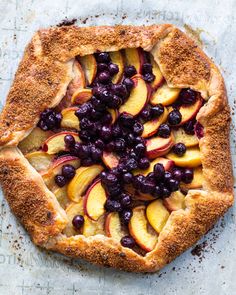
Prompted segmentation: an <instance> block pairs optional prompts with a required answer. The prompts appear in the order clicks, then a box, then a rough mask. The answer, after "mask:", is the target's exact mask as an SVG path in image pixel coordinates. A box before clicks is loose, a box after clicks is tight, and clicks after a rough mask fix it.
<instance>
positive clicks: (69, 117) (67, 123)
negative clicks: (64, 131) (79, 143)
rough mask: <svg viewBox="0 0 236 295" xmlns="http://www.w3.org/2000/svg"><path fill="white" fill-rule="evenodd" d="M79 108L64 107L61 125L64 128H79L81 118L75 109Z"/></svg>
mask: <svg viewBox="0 0 236 295" xmlns="http://www.w3.org/2000/svg"><path fill="white" fill-rule="evenodd" d="M78 109H79V108H76V107H74V108H67V109H63V110H62V112H61V114H62V120H61V127H63V128H73V129H77V130H79V129H80V128H79V119H78V117H76V115H75V111H77V110H78Z"/></svg>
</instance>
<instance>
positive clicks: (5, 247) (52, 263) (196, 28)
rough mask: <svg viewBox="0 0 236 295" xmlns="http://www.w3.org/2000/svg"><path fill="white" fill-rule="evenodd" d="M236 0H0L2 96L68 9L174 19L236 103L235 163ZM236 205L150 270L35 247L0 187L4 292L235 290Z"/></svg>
mask: <svg viewBox="0 0 236 295" xmlns="http://www.w3.org/2000/svg"><path fill="white" fill-rule="evenodd" d="M235 12H236V1H235V0H225V1H222V0H221V1H218V0H204V1H200V0H195V1H189V0H174V1H169V0H162V1H157V0H142V1H141V0H135V1H133V0H129V1H123V0H120V1H114V0H113V1H112V0H106V1H105V0H98V1H96V0H90V1H88V0H77V1H76V0H57V1H55V0H54V1H53V0H51V1H48V0H40V1H39V0H38V1H37V0H22V1H18V0H0V93H1V95H0V103H1V104H2V103H3V102H4V100H5V98H6V94H7V92H8V90H9V87H10V85H11V82H12V79H13V76H14V73H15V70H16V68H17V65H18V63H19V60H20V58H21V56H22V53H23V50H24V47H25V46H26V44H27V43H28V41H29V40H30V38H31V36H32V34H33V33H34V31H36V30H37V29H39V28H42V27H48V26H52V25H55V24H57V23H59V22H61V20H63V19H65V17H68V18H69V19H71V18H74V17H75V18H77V19H78V22H77V24H79V25H83V26H85V25H103V24H106V25H109V24H110V25H112V24H152V23H173V24H176V25H178V26H179V27H181V28H182V29H184V30H186V31H187V33H189V34H190V35H192V37H194V38H195V39H196V40H197V41H198V42H199V44H200V45H201V46H204V49H205V51H206V52H207V53H208V54H209V55H210V56H211V57H212V58H213V60H214V61H215V62H216V63H217V64H218V65H219V66H220V68H221V70H222V72H223V75H224V77H225V81H226V84H227V89H228V96H229V101H230V105H231V107H232V116H233V123H232V137H231V143H232V145H231V147H232V156H233V162H234V169H236V167H235V113H234V109H235V98H236V91H235V86H236V79H235V76H236V55H235V52H236V33H235V32H236V20H235V16H234V14H235ZM234 211H235V209H231V210H229V212H228V213H227V214H226V216H225V217H224V219H222V220H220V221H219V223H218V224H217V225H216V227H215V228H214V229H213V230H212V231H211V232H210V233H208V235H207V236H206V237H204V238H203V239H202V240H201V241H200V242H199V243H200V246H198V248H197V250H198V251H194V253H197V254H198V255H199V256H197V255H195V256H193V255H192V254H191V249H190V250H189V251H187V252H186V253H184V254H183V255H182V256H181V257H179V258H177V259H176V260H175V261H174V262H173V263H171V264H170V265H168V266H167V267H165V268H164V269H163V270H162V271H161V272H159V273H156V274H149V275H140V274H129V273H125V272H121V271H116V270H113V269H106V268H100V267H95V266H92V265H90V264H88V263H86V262H84V261H76V260H71V259H69V258H66V257H64V256H60V255H58V254H54V253H47V252H45V251H42V250H40V249H38V248H36V247H35V246H34V245H33V244H32V243H31V241H30V240H29V237H28V235H27V233H26V232H25V231H24V229H23V228H22V227H21V225H19V224H18V222H17V221H16V219H15V218H14V216H13V215H12V214H11V213H10V211H9V207H8V205H7V204H6V202H5V201H4V200H3V197H2V194H0V294H1V295H15V294H16V295H31V294H33V295H39V294H40V295H46V294H48V295H49V294H50V295H58V294H60V295H62V294H63V295H74V294H86V295H90V294H131V295H132V294H137V295H141V294H145V295H148V294H164V295H171V294H175V295H183V294H184V295H188V294H202V295H204V294H214V295H218V294H219V295H228V294H236V279H235V277H236V266H235V259H236V250H235V247H236V239H235V235H236V225H235V213H234Z"/></svg>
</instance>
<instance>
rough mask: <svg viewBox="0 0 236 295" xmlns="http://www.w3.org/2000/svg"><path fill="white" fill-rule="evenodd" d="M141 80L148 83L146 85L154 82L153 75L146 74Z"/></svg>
mask: <svg viewBox="0 0 236 295" xmlns="http://www.w3.org/2000/svg"><path fill="white" fill-rule="evenodd" d="M143 80H144V81H146V82H148V83H151V82H153V81H154V80H155V75H153V74H152V73H147V74H144V75H143Z"/></svg>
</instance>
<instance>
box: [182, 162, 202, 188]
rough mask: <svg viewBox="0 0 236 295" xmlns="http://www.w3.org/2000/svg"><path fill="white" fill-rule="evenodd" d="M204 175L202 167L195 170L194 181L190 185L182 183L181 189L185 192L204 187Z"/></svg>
mask: <svg viewBox="0 0 236 295" xmlns="http://www.w3.org/2000/svg"><path fill="white" fill-rule="evenodd" d="M203 181H204V179H203V173H202V166H199V167H197V168H195V169H194V170H193V180H192V182H190V183H182V182H181V184H180V188H181V189H182V190H183V191H188V190H189V189H198V188H201V187H202V184H203Z"/></svg>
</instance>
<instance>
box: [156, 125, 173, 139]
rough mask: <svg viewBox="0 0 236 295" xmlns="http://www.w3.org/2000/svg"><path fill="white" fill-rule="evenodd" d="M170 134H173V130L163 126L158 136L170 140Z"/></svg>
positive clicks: (159, 129)
mask: <svg viewBox="0 0 236 295" xmlns="http://www.w3.org/2000/svg"><path fill="white" fill-rule="evenodd" d="M170 132H171V129H170V126H169V125H167V124H161V125H160V127H159V128H158V131H157V135H159V136H160V137H163V138H168V137H169V136H170Z"/></svg>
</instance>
